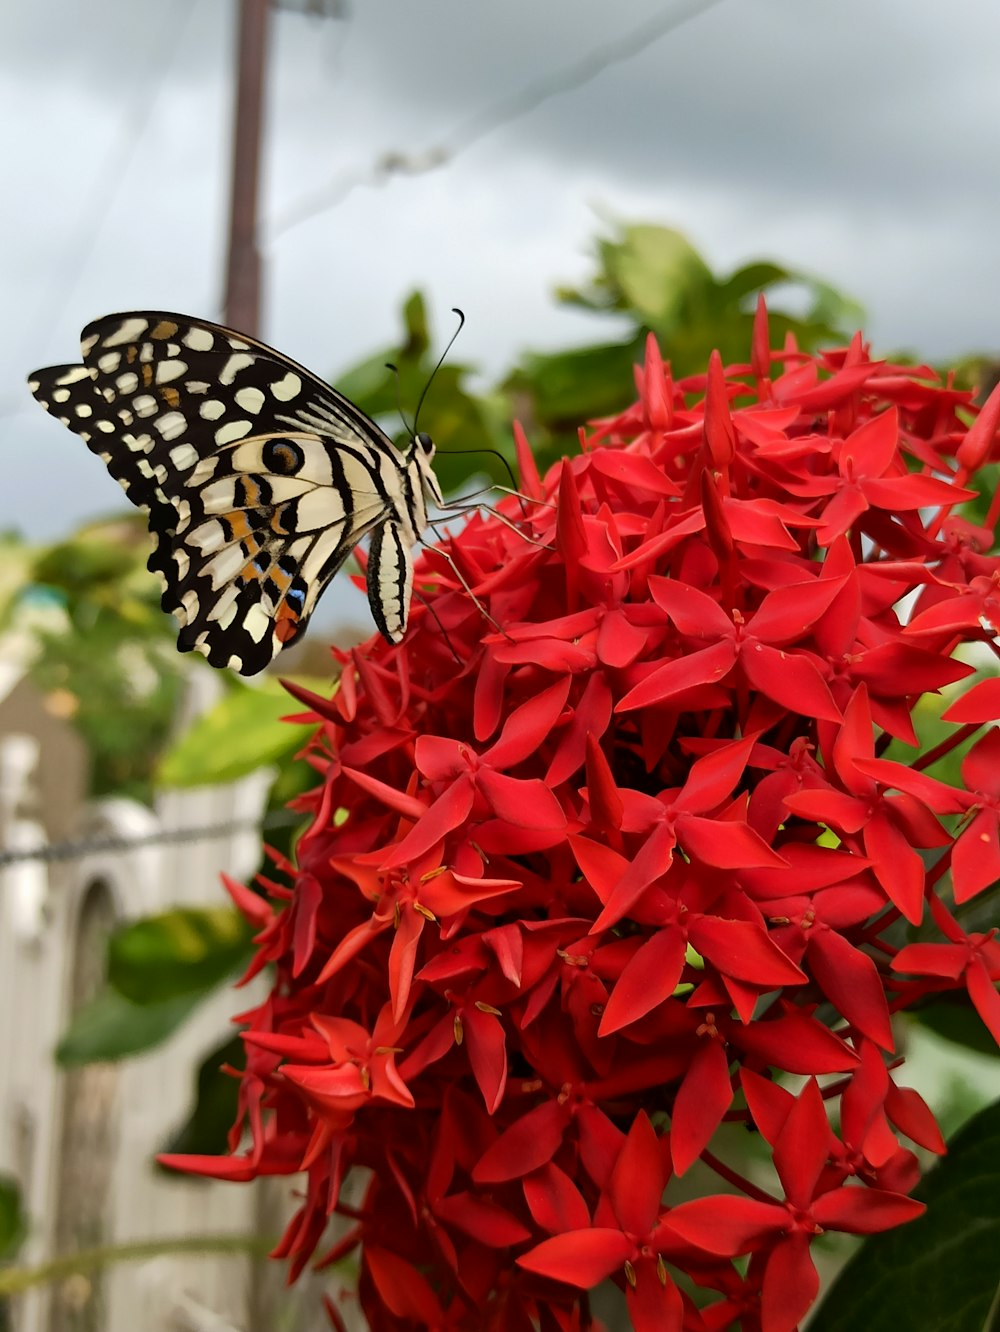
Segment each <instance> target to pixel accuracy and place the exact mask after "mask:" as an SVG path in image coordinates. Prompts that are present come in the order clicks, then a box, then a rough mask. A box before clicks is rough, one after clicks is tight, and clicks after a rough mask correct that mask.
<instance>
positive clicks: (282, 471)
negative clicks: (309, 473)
mask: <svg viewBox="0 0 1000 1332" xmlns="http://www.w3.org/2000/svg"><path fill="white" fill-rule="evenodd" d="M305 457H306V455H305V452H304V450H303V449H302V446H301V445H300V444H297V443H296V442H295V440H294V439H280V438H279V439H269V440H268V441H267V443H266V444H265V445H264V448H263V451H262V454H261V458H262V461H263V463H264V466H265V467H266V468H267V470H268V471H269V472H272V473H274V475H276V476H294V475H295V473H296V472H297V471H299V470H300V468H301V467H302V464H303V463H304V462H305Z"/></svg>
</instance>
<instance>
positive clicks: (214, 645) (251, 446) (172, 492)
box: [29, 311, 442, 675]
mask: <svg viewBox="0 0 1000 1332" xmlns="http://www.w3.org/2000/svg"><path fill="white" fill-rule="evenodd" d="M81 347H82V352H83V363H82V364H77V365H64V366H53V367H50V368H48V369H45V370H38V371H35V373H34V374H33V375H32V376H31V377H30V380H29V383H30V387H31V391H32V393H33V394H34V396H35V397H36V399H37V400H38V401H39V402H40V403H41V404H42V406H43V407H45V408H46V410H48V411H49V412H51V413H52V414H53V415H54V416H56V417H57V418H58V419H59V420H60V421H61V422H62V423H63V424H64V425H66V426H68V427H69V429H71V430H73V431H74V432H75V433H76V434H78V435H80V437H81V438H82V439H83V440H84V441H85V443H86V444H87V446H88V447H89V448H90V449H91V450H92V451H93V452H94V453H96V454H98V456H99V457H100V458H101V459H102V460H103V462H104V463H105V465H106V466H107V468H108V471H109V472H110V473H111V475H112V476H114V477H115V479H116V480H117V481H118V482H119V484H120V485H121V486H122V488H123V490H124V491H125V493H126V495H127V496H128V498H129V499H130V500H131V501H132V503H133V504H136V505H138V506H140V507H142V508H145V509H147V510H148V511H149V528H150V533H151V534H152V536H153V538H154V541H155V543H156V546H155V549H154V551H153V553H152V555H151V556H150V559H149V567H150V569H151V570H153V571H154V572H155V573H157V574H158V575H159V576H160V578H161V580H162V583H163V597H162V605H163V608H164V610H166V611H169V612H171V613H172V614H173V615H174V616H175V617H176V618H177V620H178V623H179V625H180V632H179V635H178V647H179V648H180V649H181V650H182V651H190V650H192V649H194V650H196V651H199V652H202V653H204V655H205V656H207V657H208V660H209V661H210V662H211V663H212V665H214V666H230V667H232V668H233V669H234V670H237V671H240V672H241V673H242V674H244V675H253V674H256V672H257V671H260V670H262V669H263V668H264V667H265V666H266V665H267V664H268V663H269V662H270V661H271V660H272V659H273V657H274V656H275V655H276V654H277V653H278V652H279V651H281V649H282V648H283V647H286V646H287V645H288V644H290V643H293V642H295V640H296V639H298V638H299V637H300V636H301V634H302V632H303V631H304V629H305V626H306V624H307V622H308V620H309V617H310V615H311V614H312V612H313V609H314V608H315V605H316V602H317V601H318V599H319V597H320V595H321V593H322V592H323V590H324V588H325V587H326V585H327V584H328V583H329V581H330V579H331V578H332V577H333V575H334V574H335V573H336V572H337V570H338V569H339V568H340V567H341V565H342V564H343V563H344V561H345V560H346V559H347V557H348V555H349V554H350V553H351V551H352V550H353V549H354V547H355V546H356V545H357V543H358V542H359V541H360V540H361V539H362V537H364V536H366V535H367V534H369V533H371V544H370V550H369V560H368V572H367V582H368V599H369V603H370V605H371V608H372V614H373V617H374V620H375V623H376V626H377V627H378V629H379V631H380V632H381V633H382V635H383V637H385V638H386V639H387V640H388V641H389V642H391V643H396V642H399V640H400V639H401V638H402V637H403V635H404V633H405V632H406V623H407V617H408V614H409V604H410V595H411V589H412V582H413V556H412V552H413V547H414V546H415V545H416V543H417V541H418V540H419V538H420V535H421V533H422V531H423V529H424V527H425V526H426V524H427V506H428V504H437V505H440V504H441V503H442V497H441V491H440V488H439V486H438V482H437V478H436V477H435V475H434V471H433V466H432V464H433V458H434V445H433V443H432V441H431V440H430V438H429V437H428V436H427V435H425V434H422V433H421V434H418V435H416V436H415V437H414V439H413V440H411V442H410V444H409V447H408V448H407V449H406V450H405V451H400V450H399V449H397V448H396V446H395V445H394V444H393V443H392V441H391V440H390V439H389V438H388V436H387V435H385V434H384V433H383V432H382V431H381V430H380V429H379V427H378V426H377V425H376V424H375V422H374V421H372V420H370V419H369V417H367V416H366V415H365V414H364V413H363V412H362V411H360V409H359V408H357V407H355V406H354V404H353V403H351V402H350V401H349V400H348V399H347V398H345V397H343V396H342V395H341V394H339V393H337V392H336V390H335V389H333V388H331V387H329V385H327V384H325V383H324V382H323V381H322V380H320V379H319V378H317V377H316V376H315V375H313V374H311V373H310V372H309V371H308V370H306V369H305V368H304V367H303V366H300V365H298V364H296V363H295V362H294V361H291V360H289V359H288V358H287V357H286V356H283V355H282V354H281V353H280V352H277V351H275V350H274V349H273V348H271V347H268V346H266V345H265V344H264V343H261V342H258V341H256V340H255V339H253V338H250V337H248V336H247V335H246V334H242V333H237V332H235V331H234V330H233V329H229V328H225V327H223V326H222V325H219V324H212V323H208V322H206V321H204V320H198V319H192V318H191V317H189V316H186V315H176V314H167V313H163V312H141V311H134V312H128V313H125V314H115V315H108V316H106V317H105V318H103V319H99V320H96V321H95V322H94V323H92V324H89V325H88V326H87V327H86V328H85V329H84V330H83V333H82V335H81Z"/></svg>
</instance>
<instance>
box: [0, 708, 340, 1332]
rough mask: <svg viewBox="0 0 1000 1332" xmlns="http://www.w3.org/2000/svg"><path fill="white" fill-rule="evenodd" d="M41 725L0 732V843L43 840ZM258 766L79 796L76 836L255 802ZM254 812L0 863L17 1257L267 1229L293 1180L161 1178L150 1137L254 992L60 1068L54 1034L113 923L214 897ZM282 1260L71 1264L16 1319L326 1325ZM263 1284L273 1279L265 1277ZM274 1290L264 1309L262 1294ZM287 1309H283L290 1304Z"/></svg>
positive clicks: (160, 826)
mask: <svg viewBox="0 0 1000 1332" xmlns="http://www.w3.org/2000/svg"><path fill="white" fill-rule="evenodd" d="M39 757H40V756H39V742H38V740H37V738H36V737H35V736H33V735H32V734H31V733H30V732H28V733H20V732H19V731H18V730H17V728H16V726H15V727H12V726H11V725H10V723H9V721H8V722H7V723H6V725H5V733H4V734H0V848H3V849H5V850H14V849H18V848H26V847H34V846H38V845H39V844H41V843H44V841H45V837H46V832H45V827H44V826H43V824H42V823H41V822H40V821H39V819H38V818H37V817H33V816H32V814H31V811H32V810H33V809H37V807H38V806H37V800H35V799H34V798H33V797H34V794H35V793H34V790H33V783H34V781H35V777H36V773H37V771H38V770H39ZM266 781H267V775H266V774H264V775H261V776H256V775H255V776H253V777H250V778H247V779H245V780H243V781H241V782H237V783H235V784H233V785H231V786H226V787H217V788H206V789H202V790H196V791H187V792H173V793H169V794H164V795H163V796H162V797H161V799H160V800H159V801H158V802H157V804H156V807H155V809H153V810H150V809H148V808H146V807H145V806H142V805H139V804H137V803H136V802H133V801H130V800H123V799H110V800H98V801H93V802H90V803H86V804H84V805H83V807H82V808H81V810H80V811H79V817H78V818H77V819H76V820H75V821H74V832H75V835H76V836H78V837H80V838H86V839H88V840H91V841H93V840H97V839H100V838H102V837H114V838H122V839H125V840H129V841H131V840H134V839H136V838H140V837H146V836H148V835H149V834H155V833H158V832H160V831H163V830H171V829H198V828H204V827H206V826H212V825H219V824H225V823H230V822H242V821H245V820H253V819H255V818H256V817H257V816H258V815H259V812H260V810H261V806H262V800H263V796H264V792H265V789H266ZM259 852H260V836H259V833H257V832H256V831H255V830H254V829H253V828H250V829H249V830H242V831H232V832H228V833H226V834H223V835H216V836H211V837H197V838H195V839H190V840H184V841H182V842H177V843H172V844H161V845H143V846H133V847H131V848H129V849H126V850H116V851H107V850H106V851H90V852H88V853H86V854H83V855H80V856H78V857H76V858H73V859H69V860H65V861H52V862H46V861H41V860H23V861H20V862H16V863H13V864H9V865H7V866H6V867H5V868H0V1171H3V1172H5V1173H7V1174H9V1175H11V1176H13V1177H14V1178H15V1179H16V1180H17V1181H18V1182H19V1184H20V1187H21V1190H22V1194H23V1198H24V1203H25V1207H26V1210H27V1213H28V1216H29V1222H30V1232H29V1236H28V1239H27V1241H26V1243H25V1245H24V1247H23V1249H22V1251H21V1253H20V1255H19V1258H18V1264H19V1265H33V1264H37V1263H43V1262H46V1261H48V1260H49V1259H51V1258H53V1257H54V1256H55V1255H56V1254H58V1253H59V1252H66V1251H72V1250H73V1249H75V1248H81V1247H91V1246H95V1245H109V1244H111V1245H114V1244H129V1243H135V1242H139V1241H145V1240H158V1239H167V1238H171V1237H176V1238H179V1239H180V1238H189V1237H191V1236H220V1235H247V1234H250V1233H260V1234H265V1235H268V1236H274V1235H276V1234H279V1233H280V1231H281V1229H282V1226H283V1224H284V1220H285V1216H286V1215H287V1210H288V1199H289V1195H290V1192H291V1189H292V1187H293V1184H292V1183H290V1182H289V1181H282V1182H280V1185H277V1184H271V1185H269V1186H266V1187H261V1186H258V1185H239V1186H238V1185H232V1184H216V1183H211V1182H204V1181H200V1180H190V1179H185V1178H174V1177H167V1176H165V1175H164V1173H163V1172H159V1171H156V1170H154V1168H153V1165H152V1156H153V1153H154V1152H155V1151H156V1150H157V1148H158V1147H159V1146H161V1145H162V1143H163V1142H164V1141H165V1140H166V1139H167V1137H168V1136H169V1134H170V1132H171V1131H172V1130H173V1129H175V1128H176V1127H177V1126H178V1125H179V1124H180V1123H181V1122H183V1120H184V1118H185V1114H186V1111H187V1109H188V1107H189V1105H190V1103H191V1099H192V1096H193V1085H192V1078H193V1073H194V1070H195V1069H196V1068H197V1065H198V1064H199V1062H200V1061H201V1060H202V1059H203V1058H204V1056H205V1055H206V1054H207V1053H208V1052H209V1051H210V1050H212V1049H213V1048H214V1047H215V1046H217V1045H218V1044H219V1042H220V1041H221V1040H222V1039H224V1037H225V1035H226V1034H227V1032H228V1031H229V1030H231V1027H230V1026H229V1017H230V1015H231V1014H232V1013H233V1012H234V1011H239V1010H240V1009H241V1008H243V1007H246V1006H248V1004H249V1002H251V1000H250V998H249V997H248V995H247V994H246V992H240V993H238V994H237V993H234V992H233V991H232V990H229V989H227V988H223V989H221V990H220V991H219V992H218V993H216V994H215V995H214V996H213V997H212V998H211V999H210V1000H209V1001H208V1002H205V1003H204V1004H202V1005H201V1006H200V1007H199V1008H198V1009H196V1011H195V1012H194V1014H193V1015H192V1016H191V1017H190V1018H189V1020H188V1021H187V1022H186V1023H185V1024H184V1026H183V1027H182V1028H181V1029H180V1030H179V1031H177V1032H176V1033H175V1034H174V1035H173V1036H172V1037H171V1038H170V1039H169V1040H168V1041H167V1042H165V1043H164V1044H163V1045H162V1046H160V1047H158V1048H157V1049H155V1050H154V1051H152V1052H151V1053H148V1054H145V1055H143V1056H141V1057H139V1058H135V1059H129V1060H126V1061H123V1062H122V1063H118V1064H97V1065H88V1066H85V1067H83V1068H81V1069H78V1070H74V1071H72V1072H70V1073H65V1072H62V1071H60V1070H59V1069H58V1068H57V1067H56V1065H55V1063H54V1061H53V1058H52V1052H53V1049H54V1047H55V1045H56V1043H57V1041H58V1040H59V1038H60V1036H61V1034H62V1033H63V1032H64V1030H65V1028H66V1025H67V1022H68V1020H69V1017H70V1016H71V1014H72V1013H73V1012H74V1010H75V1009H77V1008H78V1007H79V1005H80V1004H81V1002H83V1001H84V1000H86V999H87V998H88V997H90V996H91V995H93V994H94V993H95V991H96V990H97V989H99V988H100V982H101V976H102V971H103V953H104V949H103V941H104V939H105V938H106V936H107V932H108V930H109V928H111V927H112V926H113V925H115V924H117V923H119V922H122V921H125V920H128V919H130V918H133V917H136V916H142V915H147V914H149V913H153V912H156V911H161V910H166V909H168V908H170V907H172V906H175V905H178V904H197V905H202V906H204V905H221V904H222V903H223V901H226V900H228V899H225V898H224V895H223V893H222V889H221V887H220V885H219V871H220V870H223V869H224V870H226V871H228V872H229V873H231V874H233V875H235V876H236V877H244V876H246V875H247V874H250V873H252V871H253V869H254V868H255V867H256V865H257V862H258V858H259ZM282 1275H283V1274H282V1273H281V1271H280V1270H279V1269H278V1268H277V1265H275V1273H274V1276H273V1277H268V1276H266V1275H265V1276H264V1277H263V1278H262V1275H261V1264H260V1263H257V1264H253V1263H251V1262H250V1261H249V1260H247V1259H245V1258H243V1257H241V1256H232V1255H220V1254H217V1253H215V1254H206V1255H205V1256H204V1257H202V1256H200V1255H197V1254H195V1255H191V1254H187V1253H185V1254H183V1255H175V1256H169V1257H168V1256H163V1255H161V1256H158V1257H156V1258H154V1259H152V1260H144V1261H133V1262H126V1263H116V1264H113V1265H111V1266H110V1267H107V1268H105V1269H103V1270H101V1271H100V1272H99V1273H97V1274H95V1275H87V1276H82V1275H76V1276H72V1277H70V1278H68V1279H67V1280H64V1281H61V1282H59V1283H57V1284H55V1285H53V1286H50V1287H47V1288H39V1289H37V1290H33V1291H32V1292H30V1293H28V1294H26V1295H23V1296H19V1297H17V1298H16V1299H14V1300H12V1301H11V1309H10V1314H11V1325H12V1327H13V1329H14V1332H265V1329H266V1330H267V1332H272V1330H273V1329H274V1328H277V1327H278V1326H281V1327H282V1328H292V1327H294V1328H295V1329H296V1332H299V1330H301V1329H319V1328H321V1327H328V1324H327V1322H326V1319H325V1318H324V1317H323V1316H322V1314H321V1311H320V1308H319V1299H318V1294H317V1292H316V1290H315V1289H314V1290H312V1291H303V1292H302V1293H301V1294H300V1295H299V1297H298V1299H297V1301H296V1305H297V1310H298V1312H297V1313H296V1310H295V1309H293V1308H291V1307H290V1306H289V1303H288V1297H285V1296H281V1297H278V1298H279V1304H280V1313H278V1311H277V1308H276V1306H275V1298H276V1297H275V1296H274V1289H275V1288H280V1281H281V1277H282ZM268 1283H270V1286H271V1290H270V1293H269V1291H268V1290H267V1289H265V1287H267V1286H268ZM269 1301H270V1304H271V1307H272V1314H273V1317H272V1315H265V1314H263V1313H262V1309H263V1308H265V1307H266V1306H268V1302H269ZM293 1315H294V1316H293Z"/></svg>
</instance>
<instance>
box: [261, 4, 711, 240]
mask: <svg viewBox="0 0 1000 1332" xmlns="http://www.w3.org/2000/svg"><path fill="white" fill-rule="evenodd" d="M721 3H722V0H679V3H677V4H674V5H671V6H670V7H669V8H668V9H667V10H666V11H665V12H663V13H659V14H655V15H654V16H653V17H652V18H648V19H645V20H644V21H643V22H642V23H637V24H636V25H635V27H634V28H630V29H629V31H628V32H626V33H625V34H624V36H622V37H619V38H618V39H617V40H614V39H612V40H610V41H607V42H602V43H601V45H600V46H599V47H595V48H594V49H593V50H591V51H588V52H587V53H586V54H585V55H583V56H580V57H579V58H578V59H577V60H574V61H572V62H571V63H570V64H568V65H566V66H565V67H564V68H563V69H561V70H557V71H555V73H552V74H548V75H546V76H545V77H544V78H541V79H538V80H537V81H536V82H534V83H529V84H527V85H526V86H525V87H524V88H522V89H521V91H520V92H517V93H514V94H513V95H512V96H510V97H504V98H501V99H500V100H499V101H496V102H494V103H493V105H492V106H489V107H485V108H484V109H483V110H482V111H478V112H476V113H475V114H474V115H472V116H469V117H468V118H467V119H466V120H464V121H461V122H459V124H458V125H456V126H455V128H454V129H453V130H452V131H451V133H450V134H449V135H447V136H446V138H445V140H444V142H443V143H441V144H438V145H437V146H435V147H432V148H428V149H425V150H424V151H423V152H420V153H401V152H387V153H383V154H382V155H381V156H380V157H379V158H377V159H376V161H375V162H374V163H372V164H371V165H370V166H368V167H360V168H356V169H354V170H353V171H349V172H345V173H344V174H342V175H341V176H340V177H339V178H337V179H336V180H333V181H330V182H329V183H328V184H327V185H325V186H323V187H322V188H321V189H319V190H316V191H314V192H313V193H312V194H306V195H303V196H302V197H301V198H300V199H299V200H298V202H297V203H293V204H292V205H291V206H290V207H289V208H287V209H285V211H284V213H279V214H278V216H277V217H276V219H275V220H274V222H273V223H272V225H271V227H270V235H269V240H270V241H271V242H272V243H273V242H274V241H275V240H277V239H278V238H279V237H280V236H283V235H284V234H285V233H286V232H288V231H291V230H292V228H293V227H297V226H299V224H300V223H302V222H307V221H308V220H309V219H310V218H312V217H316V216H317V215H318V214H319V213H325V212H327V211H328V210H329V209H331V208H336V207H338V206H339V205H340V204H342V203H343V202H344V200H345V199H346V198H347V196H348V195H349V194H352V193H353V192H354V191H355V190H356V189H359V188H360V187H361V186H363V185H367V186H368V187H370V188H375V187H377V186H382V185H385V184H386V182H387V181H388V180H390V179H391V178H392V177H393V176H398V175H424V174H426V173H427V172H429V171H436V170H438V169H439V168H441V167H443V166H447V165H449V164H450V163H451V162H453V161H454V160H455V158H456V157H458V156H459V154H460V153H464V152H466V151H467V150H468V149H469V148H471V147H472V146H473V145H474V144H476V143H478V142H479V141H480V140H481V139H484V138H486V137H487V135H490V134H492V133H494V131H495V130H498V129H502V128H503V127H504V126H506V125H509V124H511V123H512V122H513V121H515V120H519V119H520V118H521V117H522V116H526V115H529V114H530V113H531V112H532V111H535V110H537V108H538V107H539V106H541V105H542V104H543V103H544V102H547V101H550V100H551V99H552V98H554V97H562V96H564V95H565V94H566V93H570V92H575V91H576V90H577V89H578V88H582V87H584V85H585V84H587V83H590V82H592V81H593V80H594V79H596V78H597V77H598V75H599V74H603V73H604V71H605V70H606V69H609V68H610V67H611V66H612V65H618V64H621V63H622V62H624V61H626V60H632V59H633V58H634V57H635V56H637V55H641V54H642V52H643V51H645V50H646V49H647V48H648V47H649V46H650V45H651V44H652V43H653V42H656V41H659V40H660V38H661V37H666V36H667V34H668V33H671V32H675V31H676V30H677V29H678V28H679V27H681V26H682V25H683V24H684V23H687V22H688V21H689V20H690V19H693V18H698V17H699V16H700V15H701V14H704V13H706V12H707V11H708V10H709V9H711V8H713V7H714V6H715V5H718V4H721Z"/></svg>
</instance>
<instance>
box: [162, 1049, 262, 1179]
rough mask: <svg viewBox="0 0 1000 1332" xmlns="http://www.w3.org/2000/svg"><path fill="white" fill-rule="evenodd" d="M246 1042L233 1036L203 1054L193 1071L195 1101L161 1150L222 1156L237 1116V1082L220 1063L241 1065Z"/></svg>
mask: <svg viewBox="0 0 1000 1332" xmlns="http://www.w3.org/2000/svg"><path fill="white" fill-rule="evenodd" d="M245 1063H246V1046H245V1045H244V1044H243V1041H242V1040H241V1039H240V1038H239V1036H232V1037H230V1038H229V1039H228V1040H227V1041H224V1042H223V1043H222V1045H220V1046H218V1048H217V1049H215V1050H213V1051H212V1052H211V1053H210V1054H208V1055H206V1056H205V1058H204V1059H203V1060H202V1062H201V1063H200V1064H199V1065H198V1072H197V1074H196V1075H195V1100H194V1105H193V1107H192V1109H191V1111H190V1113H189V1115H188V1117H187V1119H186V1121H185V1122H184V1124H183V1125H182V1126H181V1127H180V1128H179V1129H178V1130H177V1132H176V1133H174V1134H173V1135H172V1137H171V1138H170V1140H169V1141H168V1142H167V1143H165V1144H164V1146H163V1147H162V1148H161V1150H162V1151H164V1152H171V1153H178V1152H193V1153H195V1154H197V1155H202V1154H203V1155H207V1156H221V1155H224V1154H225V1152H226V1151H227V1150H228V1144H227V1137H228V1134H229V1129H230V1127H231V1125H232V1124H233V1122H234V1121H235V1119H236V1112H237V1101H238V1098H239V1089H240V1084H239V1080H238V1079H237V1078H234V1077H233V1076H232V1074H231V1073H224V1072H223V1071H222V1065H223V1064H227V1065H229V1066H230V1067H232V1068H242V1067H243V1065H244V1064H245Z"/></svg>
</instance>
